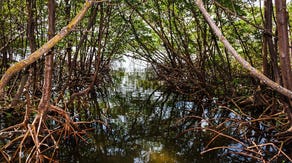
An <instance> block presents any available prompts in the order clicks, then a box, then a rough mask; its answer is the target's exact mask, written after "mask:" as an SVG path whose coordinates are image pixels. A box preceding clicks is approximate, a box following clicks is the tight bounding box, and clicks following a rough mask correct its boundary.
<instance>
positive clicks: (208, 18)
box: [196, 0, 292, 99]
mask: <svg viewBox="0 0 292 163" xmlns="http://www.w3.org/2000/svg"><path fill="white" fill-rule="evenodd" d="M196 5H197V6H198V7H199V9H200V11H201V13H202V14H203V15H204V17H205V20H206V21H207V22H208V24H209V26H210V27H211V28H212V30H213V31H214V33H215V34H216V36H217V37H218V38H219V39H220V41H221V42H222V43H223V44H224V46H225V48H226V49H228V51H229V52H230V53H231V54H232V55H233V57H234V58H235V59H236V60H237V61H238V62H239V63H240V64H241V65H242V66H243V67H244V68H245V69H247V70H248V71H249V72H250V73H251V75H253V76H254V77H256V78H258V79H259V80H261V81H262V82H263V83H264V84H266V85H268V86H269V87H271V88H272V89H274V90H275V91H277V92H279V93H281V94H283V95H285V96H287V97H288V98H290V99H292V92H291V91H290V90H289V89H286V88H284V87H282V86H281V85H279V84H278V83H276V82H274V81H272V80H271V79H269V78H268V77H266V76H265V75H263V74H262V73H261V72H260V71H258V70H257V69H255V68H254V67H252V66H251V65H250V64H249V63H248V62H247V61H246V60H245V59H244V58H242V57H241V56H240V55H239V54H238V53H237V52H236V50H235V49H234V48H233V47H232V45H231V44H230V43H229V41H228V40H226V38H225V37H224V36H223V34H222V32H221V31H220V29H219V28H218V27H217V26H216V24H215V23H214V21H213V20H212V18H211V16H210V14H209V13H208V12H207V10H206V9H205V7H204V5H203V2H202V0H197V1H196Z"/></svg>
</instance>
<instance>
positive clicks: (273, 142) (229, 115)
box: [177, 99, 292, 162]
mask: <svg viewBox="0 0 292 163" xmlns="http://www.w3.org/2000/svg"><path fill="white" fill-rule="evenodd" d="M240 101H242V100H240ZM270 101H273V102H272V103H271V102H269V103H267V105H266V106H265V107H263V108H262V111H257V110H255V109H253V110H250V109H249V108H248V109H246V108H245V109H244V108H242V107H240V105H239V104H238V103H240V102H238V101H236V100H233V99H231V100H230V101H229V102H228V104H229V105H225V106H222V105H219V104H214V105H213V106H211V107H210V106H201V107H202V108H200V109H202V110H205V113H203V115H198V114H197V113H192V114H190V115H188V116H186V117H183V118H181V119H179V120H178V121H177V126H182V125H185V124H188V125H189V127H188V128H187V129H185V130H182V132H181V133H180V134H179V135H178V136H177V137H178V138H179V137H182V136H196V134H202V135H205V136H206V137H207V142H206V143H204V148H203V149H202V151H201V154H205V153H207V152H211V151H214V150H222V155H228V156H231V157H232V156H236V157H237V156H243V157H244V158H247V160H249V161H250V159H252V160H255V161H260V162H273V161H277V159H279V158H282V159H285V160H287V161H289V162H292V158H291V153H289V150H291V149H287V147H289V145H291V143H292V133H291V131H289V129H288V128H289V122H288V118H287V115H286V114H285V110H284V109H285V107H283V105H282V103H281V102H280V101H279V100H274V99H271V100H270ZM275 107H276V108H275ZM206 108H209V109H207V110H208V111H207V112H206ZM204 123H207V125H206V124H204ZM190 124H191V125H190ZM287 129H288V130H287ZM224 140H225V141H224ZM230 141H231V142H233V143H227V142H230ZM247 160H246V161H247ZM241 161H242V160H241Z"/></svg>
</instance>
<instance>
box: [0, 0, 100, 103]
mask: <svg viewBox="0 0 292 163" xmlns="http://www.w3.org/2000/svg"><path fill="white" fill-rule="evenodd" d="M94 2H96V1H89V0H87V1H86V2H85V4H84V6H83V8H82V10H81V11H80V12H79V13H78V14H77V15H76V16H75V18H74V19H73V20H72V21H71V22H70V23H69V24H68V25H67V26H66V27H64V28H63V29H62V30H61V31H60V32H59V33H58V34H57V35H55V36H54V37H53V38H52V39H50V40H49V41H48V42H46V43H45V44H44V45H43V46H42V47H40V48H39V49H38V50H36V51H35V52H33V53H32V54H31V55H29V56H28V57H27V58H26V59H23V60H21V61H19V62H17V63H15V64H14V65H12V66H11V67H10V68H8V70H7V71H6V72H5V73H4V74H3V76H2V78H1V80H0V98H3V96H4V88H5V86H6V85H7V83H8V81H9V80H10V78H11V77H12V76H13V75H14V74H16V73H17V72H19V71H21V70H22V69H23V68H25V67H27V66H28V65H30V64H32V63H34V62H35V61H36V60H38V59H39V58H40V57H41V56H43V55H44V54H45V53H47V52H48V51H49V50H50V49H51V48H52V47H53V46H55V45H56V44H57V43H58V42H59V41H60V40H62V39H63V38H64V37H65V36H67V35H68V34H69V33H70V31H72V30H73V29H74V27H75V26H76V25H77V24H78V23H79V22H80V20H81V19H82V18H83V17H84V15H85V14H86V12H87V10H88V9H89V8H90V7H91V6H92V4H93V3H94Z"/></svg>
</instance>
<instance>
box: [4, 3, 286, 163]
mask: <svg viewBox="0 0 292 163" xmlns="http://www.w3.org/2000/svg"><path fill="white" fill-rule="evenodd" d="M196 2H197V5H196ZM196 2H195V1H191V0H177V1H173V0H146V1H145V0H122V1H108V0H101V1H98V0H95V1H94V0H93V1H84V0H74V1H70V0H61V1H56V0H48V1H41V0H26V1H19V0H1V1H0V63H1V65H0V74H1V77H2V79H1V81H0V99H1V101H0V115H3V116H5V117H7V118H8V119H9V118H11V117H13V116H15V115H16V114H15V113H17V115H21V117H23V122H21V123H19V124H13V125H9V126H5V127H3V128H0V130H1V131H0V137H2V136H1V133H3V134H5V133H13V134H12V136H11V137H6V138H5V141H4V143H3V142H1V143H0V145H1V146H0V151H1V152H0V156H1V157H0V161H12V162H13V161H17V160H19V161H24V160H25V161H28V162H43V161H52V160H54V157H55V154H56V153H57V151H58V146H59V144H61V143H62V141H65V139H66V137H69V136H72V135H74V137H75V138H76V139H77V138H78V139H81V140H83V138H84V137H85V136H84V135H85V131H86V130H87V128H88V126H90V125H88V124H90V123H93V122H94V123H96V122H98V123H100V124H104V123H105V122H104V121H105V119H106V118H104V116H106V115H107V114H108V110H109V109H118V108H119V107H116V108H110V103H119V104H121V108H123V107H129V106H131V104H128V103H125V101H127V98H130V99H131V100H130V101H131V103H133V104H136V103H137V106H138V103H139V102H141V99H139V98H141V97H142V95H141V93H140V92H139V93H138V94H137V95H136V94H135V95H133V94H134V93H135V92H127V93H128V95H127V96H126V97H124V95H122V94H120V93H121V92H122V91H120V92H119V93H117V94H114V93H113V92H118V90H117V89H118V86H119V85H122V84H126V85H131V86H133V87H138V88H141V89H143V90H147V91H150V90H159V91H163V92H167V94H169V93H170V92H171V93H175V94H177V96H178V97H181V96H182V97H184V100H185V99H187V101H192V102H194V103H196V105H198V106H200V107H201V106H205V105H206V107H208V108H213V109H214V110H215V111H216V110H217V109H219V110H220V109H221V108H223V109H226V110H228V111H230V112H232V113H234V114H235V115H236V116H238V117H240V116H242V117H244V118H242V119H240V118H238V119H240V123H242V124H244V125H246V124H251V125H246V126H245V127H246V128H248V129H249V128H250V127H252V124H253V123H258V122H259V123H263V124H265V125H266V126H268V128H269V129H271V130H272V129H273V133H274V135H272V137H274V138H275V139H276V140H278V142H280V143H275V144H273V145H272V146H273V147H274V148H277V150H278V153H277V154H275V155H274V157H275V158H276V157H278V156H280V155H281V156H285V157H286V158H287V159H288V160H290V161H291V158H289V157H288V156H286V154H284V152H283V151H284V148H283V147H284V146H288V145H289V144H290V139H291V136H289V135H291V131H292V106H291V105H292V100H291V96H290V95H291V90H292V72H291V58H290V57H291V52H292V50H291V49H292V48H291V47H292V45H291V44H292V32H291V27H292V18H291V14H292V3H291V2H288V3H286V1H285V0H279V1H278V0H277V1H275V3H273V2H272V0H266V1H255V0H244V1H243V0H233V1H230V0H217V1H204V4H203V7H204V8H206V11H207V12H208V13H209V14H210V16H211V18H212V20H213V21H214V23H215V24H216V26H217V27H218V29H217V30H220V31H221V32H222V34H223V35H224V36H225V38H226V40H228V41H229V42H230V44H231V46H232V47H233V48H234V49H235V50H236V52H237V53H238V55H240V56H241V57H242V59H244V61H247V62H248V63H249V64H250V65H248V64H242V63H240V62H238V60H239V59H238V58H236V56H235V55H234V54H233V53H230V47H227V46H226V44H224V43H222V41H226V40H225V39H224V38H223V37H220V38H218V37H217V36H216V34H215V32H216V30H214V28H211V27H210V23H207V20H208V18H207V17H206V14H207V13H204V11H203V10H202V8H200V3H202V1H201V0H198V1H196ZM259 2H260V3H259ZM286 4H287V5H286ZM201 7H202V6H201ZM287 13H288V14H287ZM76 15H77V17H76V18H74V17H75V16H76ZM204 15H205V16H204ZM72 20H73V21H72ZM68 24H69V25H68ZM214 31H215V32H214ZM54 36H55V37H54ZM65 36H66V37H65ZM53 37H54V38H56V39H54V38H53ZM49 40H53V41H51V42H50V41H49ZM43 45H47V46H43ZM52 46H53V48H51V47H52ZM41 47H42V48H41ZM35 53H36V55H31V54H35ZM124 55H126V56H127V57H132V58H135V59H138V60H143V61H146V62H147V63H148V64H149V66H148V67H147V70H146V72H144V74H143V76H141V73H136V72H126V71H125V68H116V67H114V66H113V65H115V64H113V63H114V62H116V61H118V60H120V59H121V58H122V56H124ZM29 56H30V57H29ZM32 56H33V57H32ZM24 58H29V59H28V60H24V61H23V59H24ZM21 60H22V61H21ZM250 66H252V67H253V68H255V69H253V68H251V67H250ZM19 67H21V68H19ZM247 67H248V68H247ZM256 70H259V71H256ZM257 72H258V73H257ZM251 74H252V75H251ZM262 74H263V75H262ZM263 76H264V77H268V78H269V79H270V80H271V82H269V81H267V80H264V79H263ZM125 78H127V82H124V81H123V80H124V79H125ZM266 79H267V78H266ZM113 94H114V95H113ZM109 96H115V100H109V99H108V97H109ZM152 96H153V95H152V94H151V95H150V97H149V99H151V97H152ZM169 96H170V95H169ZM167 97H168V96H167ZM166 99H167V98H165V101H164V102H166V101H167V100H166ZM214 99H215V101H216V102H215V103H212V102H211V101H214ZM163 100H164V99H163ZM157 101H159V99H158V100H157ZM206 101H208V102H209V104H210V105H207V104H206V103H208V102H206ZM218 101H220V102H222V101H224V103H223V102H222V103H219V102H218ZM172 104H174V103H172ZM250 110H254V112H250ZM221 111H222V110H220V111H218V112H220V114H221ZM88 112H90V113H94V115H95V116H88V114H87V113H88ZM222 112H223V111H222ZM251 113H254V115H251V116H250V115H247V114H251ZM76 114H80V119H81V120H82V122H80V123H78V122H75V120H74V118H76V117H75V115H76ZM193 114H194V115H193V117H196V118H198V117H202V119H203V118H204V117H203V116H202V113H201V112H200V114H196V113H193ZM218 114H219V113H218ZM222 114H223V113H222ZM210 115H213V116H216V115H217V114H215V113H214V114H212V113H210ZM180 118H182V117H180ZM196 118H195V119H196ZM182 119H183V118H182ZM186 119H188V120H190V119H191V118H189V117H186ZM222 119H224V120H226V121H232V118H230V117H226V116H225V117H224V116H222ZM192 120H193V119H191V120H190V121H192ZM213 120H214V119H212V120H210V121H213ZM214 121H216V120H214ZM53 122H54V125H52V123H53ZM219 122H220V123H219ZM219 122H217V121H216V123H215V122H214V123H213V125H211V124H210V126H209V128H207V130H208V131H209V132H210V134H211V133H212V134H217V135H221V136H222V135H223V137H224V138H226V139H230V137H231V136H230V137H228V136H226V135H225V134H227V133H225V131H224V130H225V129H226V131H228V130H230V129H231V128H232V127H230V126H228V125H226V127H225V128H224V129H223V128H220V127H221V126H219V125H222V126H223V123H224V122H222V121H219ZM221 123H222V124H221ZM230 123H231V124H232V125H234V124H233V123H232V122H230ZM7 124H8V123H7ZM9 124H10V123H9ZM216 125H218V126H219V127H218V128H217V127H216ZM244 125H243V126H244ZM188 127H191V126H188ZM228 127H229V128H228ZM243 128H244V127H243ZM186 130H187V131H188V128H186ZM205 130H206V129H205V128H204V131H205ZM236 131H237V130H236ZM182 132H184V131H182ZM239 132H240V131H239ZM213 138H214V139H213V140H215V139H217V137H216V136H214V137H213ZM8 140H14V141H11V142H9V141H8ZM231 140H233V141H236V140H239V139H235V138H234V139H231ZM48 142H50V143H51V142H53V143H51V144H50V143H48ZM240 142H241V143H243V144H244V143H245V142H244V140H241V139H240ZM271 143H274V142H271ZM2 144H4V145H2ZM27 144H30V145H31V144H32V146H33V147H31V148H25V147H24V146H27ZM246 144H248V143H246ZM246 144H245V145H246ZM253 145H256V144H253ZM269 145H270V144H269ZM262 146H268V145H262ZM207 147H208V145H207ZM249 147H250V148H252V150H253V152H254V153H252V152H251V151H252V150H251V151H245V152H246V153H244V152H242V153H239V154H242V155H244V154H246V155H252V156H253V159H256V160H257V161H271V160H266V158H265V155H264V154H262V155H260V154H257V152H259V153H261V152H262V151H261V149H260V148H257V149H255V148H253V147H252V144H248V145H246V148H245V149H248V148H249ZM206 149H207V148H206ZM208 149H210V151H211V150H213V149H212V148H211V147H210V148H208ZM214 149H215V148H214ZM13 150H14V151H13ZM256 150H258V151H256ZM206 151H208V150H206ZM206 151H205V152H206ZM248 152H251V153H248ZM21 153H23V155H24V156H23V158H18V157H19V156H20V155H21ZM274 157H271V158H272V159H273V158H274ZM269 158H270V157H269Z"/></svg>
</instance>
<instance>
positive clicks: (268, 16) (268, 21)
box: [263, 0, 281, 84]
mask: <svg viewBox="0 0 292 163" xmlns="http://www.w3.org/2000/svg"><path fill="white" fill-rule="evenodd" d="M264 5H265V24H264V26H265V33H264V47H263V48H265V49H264V50H265V51H266V52H269V54H270V58H271V66H272V77H273V79H274V81H276V82H277V83H278V84H280V83H281V82H280V81H281V79H280V73H279V72H280V71H279V66H278V57H277V51H276V49H275V44H274V42H273V38H272V35H270V33H273V31H272V29H273V23H272V21H273V19H272V18H273V2H272V0H265V4H264ZM266 48H267V49H266ZM267 64H268V63H267ZM264 72H265V71H264ZM265 73H266V72H265Z"/></svg>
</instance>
